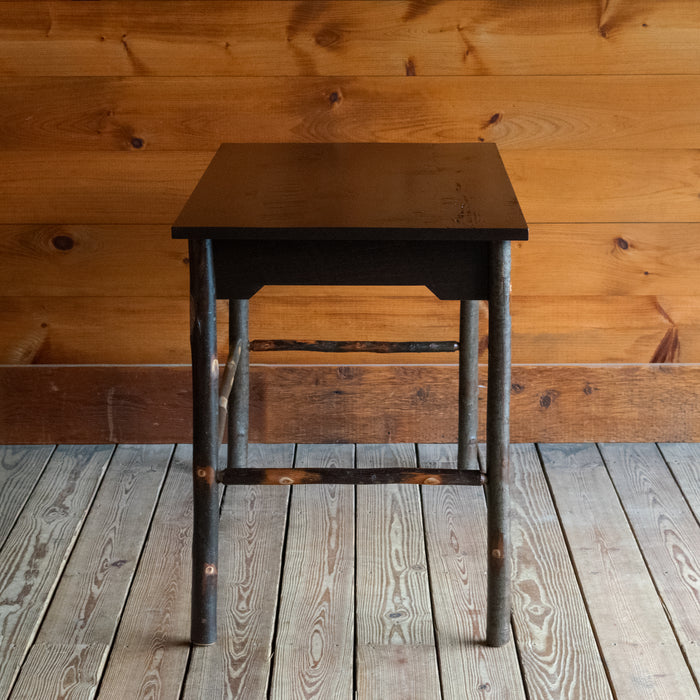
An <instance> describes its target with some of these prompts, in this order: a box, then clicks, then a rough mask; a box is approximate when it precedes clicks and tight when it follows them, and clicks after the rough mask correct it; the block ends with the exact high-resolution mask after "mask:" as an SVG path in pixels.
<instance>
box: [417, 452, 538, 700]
mask: <svg viewBox="0 0 700 700" xmlns="http://www.w3.org/2000/svg"><path fill="white" fill-rule="evenodd" d="M418 456H419V460H420V466H421V467H423V468H438V467H439V468H442V469H449V468H454V469H456V468H457V447H456V445H419V446H418ZM422 499H423V515H424V519H425V534H426V540H427V545H428V558H429V562H428V563H429V567H430V569H429V570H430V583H431V591H432V596H433V609H434V614H435V634H436V637H437V644H438V649H439V658H440V669H441V678H442V690H443V697H444V698H445V700H462V699H463V698H504V699H506V698H512V699H513V700H516V699H520V698H524V697H525V693H524V690H523V684H522V678H521V676H520V671H519V668H518V659H517V655H516V651H515V645H514V643H513V641H512V640H511V641H510V642H509V643H508V644H506V645H504V646H502V647H498V648H490V647H487V646H485V644H484V640H485V639H486V561H487V552H486V550H487V547H486V501H485V500H484V491H483V489H482V488H477V487H467V486H465V487H458V486H424V487H422Z"/></svg>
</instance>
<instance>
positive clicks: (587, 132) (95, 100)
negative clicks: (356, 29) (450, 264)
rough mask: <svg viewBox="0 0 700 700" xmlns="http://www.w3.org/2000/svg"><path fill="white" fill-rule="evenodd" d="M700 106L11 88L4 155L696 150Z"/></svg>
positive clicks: (483, 85)
mask: <svg viewBox="0 0 700 700" xmlns="http://www.w3.org/2000/svg"><path fill="white" fill-rule="evenodd" d="M698 36H699V37H700V32H698ZM698 93H700V76H697V75H692V76H687V75H685V76H678V75H672V76H671V75H664V76H651V75H643V76H634V75H633V76H630V75H622V76H600V75H596V76H541V75H538V76H517V77H502V76H480V77H435V78H427V77H417V78H413V79H412V80H406V79H405V78H401V77H399V78H395V77H360V76H353V77H343V78H341V77H332V78H330V77H329V78H286V77H285V78H279V77H269V78H228V77H197V78H190V77H183V78H153V77H147V78H123V77H114V78H112V77H94V78H90V77H70V78H68V77H66V78H57V77H41V78H39V77H37V78H8V77H6V78H0V124H2V128H0V147H2V148H3V149H4V150H10V151H62V150H65V151H76V150H80V151H127V152H128V151H140V150H142V149H144V150H148V151H149V152H150V153H152V152H155V151H214V150H216V149H217V148H218V147H219V145H220V144H221V143H226V142H234V141H235V142H241V141H246V142H257V141H264V140H268V141H319V140H320V141H363V142H370V141H374V142H376V141H394V142H396V141H398V142H402V141H412V142H440V141H442V142H450V141H454V142H477V141H494V142H497V143H498V145H499V148H500V149H501V150H505V149H538V150H539V149H542V150H545V149H546V150H550V149H577V148H582V149H597V150H603V149H609V148H614V149H640V150H646V149H649V148H653V149H676V148H678V149H688V148H700V136H698V134H700V117H698V109H697V97H696V95H697V94H698ZM270 96H272V99H270ZM446 104H448V105H450V108H449V110H446V109H445V105H446ZM669 104H673V109H672V110H669V107H668V105H669ZM262 105H265V109H261V106H262ZM193 124H196V128H192V125H193Z"/></svg>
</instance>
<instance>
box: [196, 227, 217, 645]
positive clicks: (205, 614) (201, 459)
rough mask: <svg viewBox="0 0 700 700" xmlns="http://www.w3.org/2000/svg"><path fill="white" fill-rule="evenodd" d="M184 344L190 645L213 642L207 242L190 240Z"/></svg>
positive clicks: (213, 393)
mask: <svg viewBox="0 0 700 700" xmlns="http://www.w3.org/2000/svg"><path fill="white" fill-rule="evenodd" d="M189 253H190V345H191V349H192V409H193V424H192V430H193V436H192V443H193V444H192V476H193V506H194V523H193V532H192V619H191V635H192V643H193V644H213V643H214V642H215V641H216V585H217V575H218V566H219V564H218V558H219V556H218V546H219V494H218V484H217V482H216V472H217V469H218V464H217V459H218V430H217V422H218V394H219V392H218V386H219V361H218V358H217V354H216V290H215V284H214V265H213V253H212V245H211V241H210V240H190V244H189Z"/></svg>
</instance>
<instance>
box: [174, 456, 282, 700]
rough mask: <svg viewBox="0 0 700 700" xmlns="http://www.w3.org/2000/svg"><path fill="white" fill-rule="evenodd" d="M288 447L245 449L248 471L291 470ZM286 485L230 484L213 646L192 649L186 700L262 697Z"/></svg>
mask: <svg viewBox="0 0 700 700" xmlns="http://www.w3.org/2000/svg"><path fill="white" fill-rule="evenodd" d="M293 460H294V445H250V448H249V450H248V464H249V466H251V467H260V468H262V467H265V468H270V467H274V468H289V467H291V466H292V464H293ZM288 500H289V487H288V486H275V487H273V486H229V487H228V488H227V489H226V494H225V497H224V502H223V506H222V509H221V525H220V531H219V599H218V602H219V613H218V642H217V643H216V644H215V645H213V646H195V647H193V649H192V661H191V663H190V667H189V671H188V673H187V681H186V685H185V695H184V697H185V699H186V700H200V699H201V698H239V699H240V700H247V699H249V698H264V697H265V696H266V693H267V687H268V683H269V673H270V661H271V659H272V653H273V649H272V641H273V635H274V627H275V613H276V611H277V600H278V594H279V590H278V589H279V582H280V576H281V565H282V549H283V546H284V535H285V528H286V524H287V504H288Z"/></svg>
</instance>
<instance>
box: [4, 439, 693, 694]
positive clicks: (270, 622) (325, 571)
mask: <svg viewBox="0 0 700 700" xmlns="http://www.w3.org/2000/svg"><path fill="white" fill-rule="evenodd" d="M172 449H173V448H172V446H125V445H122V446H119V447H117V449H116V451H114V452H113V448H110V447H99V446H96V447H71V446H61V447H59V448H58V449H55V448H54V447H52V446H45V447H24V448H10V447H3V448H0V482H1V483H0V486H2V488H0V499H2V505H3V508H2V515H1V516H0V546H2V549H0V584H1V586H2V588H1V589H0V590H2V594H0V630H1V631H2V635H3V640H7V639H10V640H11V643H10V644H7V643H6V642H5V641H3V644H2V647H1V648H0V668H1V669H2V672H0V697H8V693H9V692H10V690H12V697H13V698H26V697H47V698H51V697H69V696H70V697H71V698H73V697H80V698H82V697H85V698H90V697H94V696H95V694H96V693H97V692H98V691H99V697H100V698H102V697H105V698H107V697H115V698H117V697H118V698H123V697H140V696H143V695H148V696H150V697H163V698H170V697H180V696H184V697H186V698H199V697H207V698H208V697H239V698H256V697H260V698H264V697H267V696H269V697H273V698H294V697H334V698H336V697H337V698H343V697H345V698H348V699H349V700H350V699H351V698H352V697H353V692H354V691H357V697H359V698H377V697H387V698H391V697H396V698H411V697H415V698H421V699H423V698H425V699H430V698H433V697H434V698H441V697H444V698H464V697H499V698H501V697H503V698H508V697H513V698H523V697H526V696H529V697H538V698H549V697H551V698H555V697H558V698H564V697H574V696H576V697H587V698H588V697H591V698H598V697H601V698H609V697H612V695H613V693H614V696H615V697H616V698H626V697H630V698H633V697H642V696H643V697H669V698H671V697H673V698H678V697H684V698H685V697H695V696H697V679H698V671H699V669H698V654H697V649H698V644H697V639H698V620H700V608H699V606H698V600H700V595H699V585H698V581H700V567H698V561H697V556H698V555H697V552H698V551H700V546H699V545H698V543H699V542H700V539H699V537H700V530H699V529H698V520H697V518H698V494H699V493H700V448H698V446H697V445H678V444H676V445H660V446H659V447H658V448H657V447H656V446H655V445H601V446H600V447H599V448H598V449H596V446H595V445H541V446H539V454H538V451H537V450H536V449H535V448H534V447H533V446H532V445H517V446H513V485H512V499H513V523H512V527H513V545H514V556H515V566H514V585H513V629H514V633H515V634H514V641H512V642H511V643H510V644H508V645H506V646H505V647H503V648H501V649H497V650H494V649H488V648H486V647H484V646H483V645H482V644H481V640H482V639H483V636H484V628H483V625H484V610H485V566H484V563H485V558H486V554H485V544H486V543H485V512H486V509H485V501H484V496H483V490H482V489H480V488H474V487H454V486H447V487H437V486H426V487H418V486H415V485H391V486H380V487H375V486H360V487H357V489H356V491H353V487H352V486H347V485H346V486H332V485H323V486H318V485H317V486H304V487H298V488H293V489H290V488H289V487H275V488H266V487H261V486H246V487H236V488H229V489H228V490H227V491H226V493H225V495H224V498H223V505H222V521H221V533H222V538H221V539H222V542H221V561H220V574H221V577H220V589H219V591H220V613H219V635H220V636H219V643H218V644H217V645H216V646H213V647H203V648H202V647H195V648H193V649H190V646H189V644H188V643H187V638H188V627H189V590H190V580H189V548H190V546H191V525H190V520H191V506H190V499H189V498H188V495H189V489H190V473H189V470H190V464H191V449H190V448H189V447H188V446H179V447H177V449H176V451H175V454H174V456H173V452H172ZM295 453H296V454H295ZM250 462H251V466H263V465H264V466H279V467H291V466H293V465H297V466H318V465H326V466H339V467H348V466H350V467H352V466H355V467H357V468H363V467H365V468H366V467H369V468H384V467H401V468H412V467H415V466H416V464H417V463H418V464H419V466H422V467H440V468H451V467H453V466H454V462H455V451H454V446H450V445H420V446H418V450H417V452H416V446H414V445H376V446H368V445H358V446H357V447H356V448H354V447H353V446H352V445H335V446H333V445H315V446H304V445H299V446H297V447H296V449H295V446H293V445H276V446H273V445H264V446H263V445H254V446H251V458H250ZM290 495H291V500H290ZM3 543H4V544H3ZM20 584H21V585H20ZM631 594H633V595H631ZM278 601H279V604H278ZM67 611H68V612H67ZM13 685H14V688H13ZM526 694H527V695H526Z"/></svg>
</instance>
